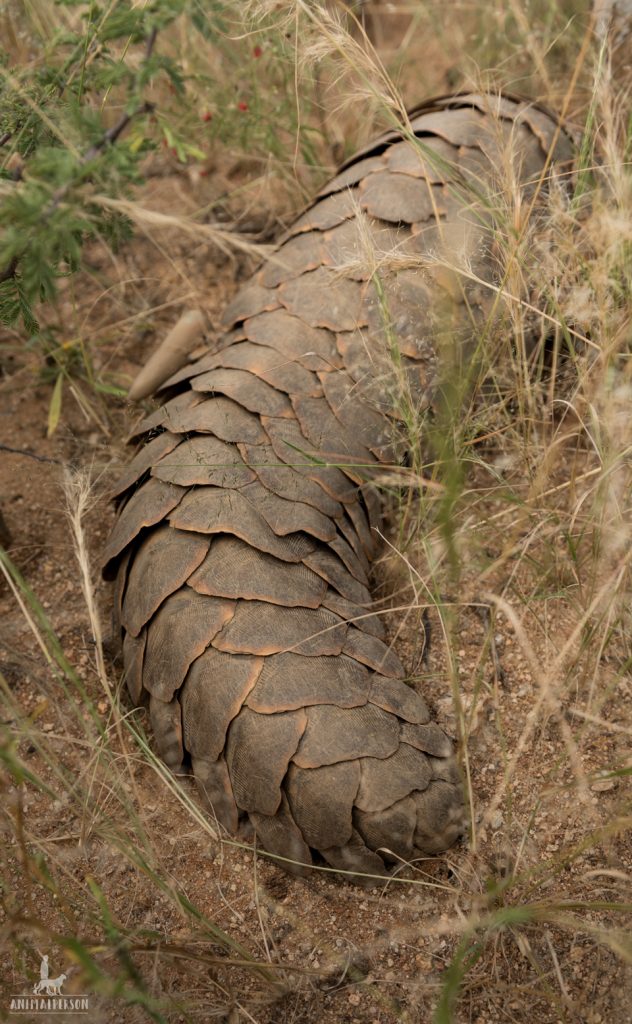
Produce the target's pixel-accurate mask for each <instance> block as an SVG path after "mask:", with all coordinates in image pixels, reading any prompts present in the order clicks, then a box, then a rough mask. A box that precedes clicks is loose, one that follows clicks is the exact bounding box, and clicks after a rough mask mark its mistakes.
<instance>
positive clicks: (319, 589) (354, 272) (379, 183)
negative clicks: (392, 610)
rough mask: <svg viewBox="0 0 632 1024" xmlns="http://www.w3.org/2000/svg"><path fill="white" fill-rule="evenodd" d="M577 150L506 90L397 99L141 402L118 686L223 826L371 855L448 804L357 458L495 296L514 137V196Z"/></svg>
mask: <svg viewBox="0 0 632 1024" xmlns="http://www.w3.org/2000/svg"><path fill="white" fill-rule="evenodd" d="M411 128H412V131H413V133H414V137H411V135H410V130H411ZM553 147H554V151H553V152H552V153H551V161H550V162H549V161H548V156H549V150H551V149H552V148H553ZM571 156H572V149H571V146H570V143H569V140H568V139H567V137H566V135H565V134H564V132H563V131H560V129H559V127H558V125H557V123H556V122H555V120H554V119H553V118H552V117H550V115H548V114H547V113H545V112H544V111H542V110H539V109H538V108H537V107H535V106H533V105H532V104H528V103H526V102H523V101H521V100H516V99H514V98H513V97H508V96H503V97H498V96H486V95H477V94H469V95H466V96H461V97H459V96H453V97H444V98H442V99H439V100H436V101H432V102H431V103H428V104H426V105H424V106H421V107H419V108H417V109H416V110H414V111H412V112H411V114H410V121H409V124H408V125H407V126H406V127H405V128H402V130H401V131H398V130H391V131H388V132H385V133H384V134H383V135H382V136H380V137H379V138H377V139H375V140H374V141H373V142H372V143H370V144H369V145H368V146H366V147H365V148H364V150H363V151H362V152H360V153H359V154H357V155H356V157H354V158H352V159H351V160H349V161H347V163H346V164H345V165H344V166H343V167H342V168H341V170H340V172H339V174H338V175H337V176H336V177H335V178H333V179H332V180H331V181H330V182H329V183H328V184H327V185H326V186H325V187H324V188H323V189H322V190H321V193H320V197H319V198H317V199H316V200H315V202H314V203H312V204H311V205H310V206H309V207H308V208H307V209H306V210H305V211H304V212H303V213H302V214H301V215H300V216H299V217H298V219H297V220H296V221H295V223H294V225H293V226H292V227H291V228H290V229H289V231H288V232H286V235H285V237H284V238H283V239H282V240H281V241H280V243H279V246H278V248H277V250H276V253H274V254H273V256H272V257H271V258H270V259H269V260H268V262H267V263H266V264H265V265H264V266H263V267H262V268H261V269H260V270H259V271H258V272H257V273H256V274H255V275H254V277H253V279H252V281H251V282H250V283H249V284H247V285H246V287H245V288H243V289H242V290H241V291H239V292H238V293H237V295H236V297H235V299H234V300H233V301H232V302H231V303H230V305H229V306H228V307H227V309H226V312H225V315H224V317H223V323H224V324H225V326H226V333H225V334H224V335H223V336H222V337H221V338H220V339H219V341H218V343H217V347H216V350H215V351H214V352H212V353H209V354H204V355H203V356H202V357H201V358H198V359H195V360H192V361H191V362H190V363H189V364H188V365H187V366H185V367H184V368H183V369H182V370H180V371H178V372H177V373H175V374H173V375H172V376H171V377H170V378H169V379H168V380H167V381H165V383H164V384H163V385H162V386H161V387H160V388H159V394H160V396H161V397H163V398H165V399H166V401H165V403H164V405H162V406H161V407H160V408H158V409H156V410H155V411H154V412H152V413H150V414H149V415H148V416H145V417H144V419H143V420H142V421H141V422H140V423H139V424H138V425H137V426H136V427H135V428H134V432H133V434H132V439H137V438H145V439H146V441H147V443H146V445H145V447H144V448H142V449H141V450H140V452H139V453H138V455H137V456H136V457H135V459H134V460H133V462H132V463H131V465H130V466H129V467H128V469H127V470H126V472H125V473H124V474H123V476H122V478H121V480H120V481H119V486H118V488H117V489H116V494H117V495H119V496H120V497H119V509H120V513H119V518H118V520H117V523H116V525H115V527H114V529H113V531H112V534H111V536H110V539H109V542H108V545H107V547H106V551H105V557H104V561H105V563H106V566H105V572H106V574H107V575H108V576H112V575H114V574H115V573H116V571H117V570H118V579H117V585H116V595H115V619H116V620H117V622H118V623H119V626H120V631H121V633H122V636H123V653H124V661H125V677H126V680H127V686H128V689H129V691H130V694H131V697H132V699H133V700H134V701H135V702H136V703H143V702H146V703H148V705H149V715H150V720H151V723H152V727H153V731H154V735H155V740H156V744H157V748H158V750H159V752H160V753H161V755H162V756H163V757H164V759H165V760H166V761H167V763H168V764H169V765H170V766H171V767H172V768H178V766H179V765H180V764H181V763H182V761H183V759H184V760H185V761H186V759H187V758H189V759H190V764H191V768H192V771H193V774H194V776H195V780H196V783H197V786H198V789H199V792H200V795H201V798H202V800H203V801H204V804H205V806H206V807H207V808H208V809H209V811H210V813H211V814H212V815H213V817H214V818H215V819H216V820H217V822H218V823H219V824H220V826H222V827H224V828H226V829H227V830H229V831H234V830H235V829H236V828H237V825H238V822H239V818H240V817H241V816H244V815H248V816H249V817H250V821H251V823H252V825H253V826H254V828H255V830H256V832H257V835H258V840H259V842H260V843H261V844H263V846H264V848H266V849H267V850H268V851H269V852H270V853H271V854H274V855H276V856H277V857H279V858H281V860H280V863H282V864H283V865H284V866H285V867H287V868H288V870H292V871H295V872H296V873H299V874H300V873H305V872H307V871H308V870H309V866H310V865H311V864H312V863H313V861H314V858H315V857H316V856H317V855H320V856H321V857H322V859H324V861H325V862H326V863H328V864H329V865H331V866H332V867H333V868H335V869H336V870H339V871H342V872H350V873H352V874H353V872H360V873H364V874H365V875H367V876H375V875H378V876H379V875H381V874H383V873H385V872H387V871H388V866H389V865H390V864H391V863H393V862H394V863H396V864H397V863H398V862H399V861H401V859H402V858H403V859H405V860H411V859H412V860H414V859H416V858H419V857H422V856H424V855H428V854H435V853H438V852H440V851H442V850H445V849H446V848H447V847H448V846H449V845H450V844H451V843H453V842H454V841H455V840H456V839H457V838H458V836H459V835H461V834H462V832H463V830H464V825H465V820H464V806H463V800H462V794H461V789H460V780H459V771H458V767H457V764H456V761H455V758H454V754H453V747H452V743H451V741H450V739H449V738H448V737H447V736H446V734H445V733H444V732H443V731H442V730H441V729H440V728H439V727H438V726H437V725H436V724H434V723H433V722H432V721H431V713H430V709H429V708H428V706H427V705H426V703H425V701H424V700H423V699H422V697H421V696H419V695H418V693H417V692H416V690H415V689H413V687H412V686H409V685H407V683H406V682H404V681H403V679H404V669H403V667H402V665H401V664H400V662H399V659H398V658H397V655H396V653H395V651H394V650H391V648H390V647H389V646H387V645H386V644H385V643H384V641H383V633H384V631H383V628H382V625H381V623H380V621H379V619H378V618H377V617H376V614H375V612H374V611H373V607H374V606H373V605H372V603H371V595H370V592H369V590H368V576H369V570H370V561H371V559H372V558H374V557H375V554H376V552H377V539H378V538H377V533H376V529H375V528H376V527H378V526H379V523H380V503H379V497H378V494H377V489H376V488H375V487H374V486H372V485H371V482H370V480H371V478H372V477H373V476H374V474H376V473H377V474H383V473H384V472H388V467H389V465H390V464H391V463H393V462H398V461H400V457H401V456H402V455H403V454H404V453H405V446H404V440H403V435H402V437H401V438H400V436H399V434H398V431H399V423H400V422H401V421H404V422H405V421H406V420H407V417H408V416H409V415H410V403H411V402H412V403H413V406H414V409H415V413H416V415H417V416H418V417H419V419H420V422H421V417H422V414H423V412H424V411H425V410H428V409H431V408H432V406H433V402H434V400H435V394H436V390H437V386H438V381H439V380H440V379H441V373H442V372H443V368H442V366H441V365H440V356H441V352H442V350H441V346H440V345H439V344H438V340H437V334H438V331H440V330H442V331H443V333H444V334H445V325H446V323H449V325H450V337H451V339H452V342H453V348H454V353H455V358H461V359H463V360H465V359H467V358H468V352H469V348H470V346H471V344H472V342H473V339H474V338H475V337H476V334H477V331H478V325H479V324H480V322H481V321H482V319H483V318H484V317H485V316H486V315H488V312H489V310H490V308H491V303H492V302H493V292H491V291H490V289H488V288H486V287H485V283H486V282H487V283H491V284H493V283H494V275H495V273H496V270H495V258H496V253H495V249H494V235H495V231H496V224H495V221H494V209H495V206H498V207H499V208H500V207H501V206H502V201H501V200H502V193H503V181H502V179H503V175H504V174H505V172H506V170H507V166H508V162H509V161H510V160H511V161H512V162H513V172H514V177H517V178H518V179H519V180H521V181H522V182H523V195H524V200H525V205H526V204H527V203H528V202H530V197H532V196H533V195H535V183H536V182H538V181H539V180H540V178H541V176H542V175H543V173H544V172H545V171H546V174H547V176H548V175H550V174H552V173H555V171H556V170H557V168H559V167H560V166H561V167H562V169H563V170H564V171H566V170H567V169H568V167H569V161H570V158H571ZM512 187H514V186H512ZM486 194H487V195H488V196H489V201H486V200H485V198H484V197H485V195H486ZM481 196H483V200H482V201H481ZM501 213H502V210H501ZM501 227H502V225H501ZM472 273H474V274H475V275H478V276H479V277H480V278H481V280H482V282H483V283H482V284H480V283H477V282H475V281H472V280H471V274H472ZM155 431H159V433H158V435H157V436H156V435H155ZM117 628H118V627H117ZM359 881H362V879H361V878H360V879H359Z"/></svg>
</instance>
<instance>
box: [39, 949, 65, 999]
mask: <svg viewBox="0 0 632 1024" xmlns="http://www.w3.org/2000/svg"><path fill="white" fill-rule="evenodd" d="M48 974H49V967H48V956H43V957H42V960H41V963H40V980H39V981H38V982H37V984H36V985H34V986H33V995H36V996H39V995H42V993H44V994H46V995H47V996H60V995H61V994H62V991H61V987H62V985H63V984H64V982H65V980H66V977H67V975H65V974H60V975H59V977H58V978H49V976H48Z"/></svg>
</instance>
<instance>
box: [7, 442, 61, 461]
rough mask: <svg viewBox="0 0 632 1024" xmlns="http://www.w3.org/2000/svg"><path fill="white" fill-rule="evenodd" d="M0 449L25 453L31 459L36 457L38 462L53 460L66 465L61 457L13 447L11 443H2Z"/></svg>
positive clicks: (16, 453)
mask: <svg viewBox="0 0 632 1024" xmlns="http://www.w3.org/2000/svg"><path fill="white" fill-rule="evenodd" d="M0 451H2V452H11V454H12V455H25V456H26V457H27V458H29V459H35V461H36V462H52V463H54V464H55V465H56V466H63V465H64V463H63V462H62V460H61V459H53V458H51V456H49V455H38V454H37V453H36V452H32V451H31V450H30V449H29V448H12V447H11V445H9V444H0Z"/></svg>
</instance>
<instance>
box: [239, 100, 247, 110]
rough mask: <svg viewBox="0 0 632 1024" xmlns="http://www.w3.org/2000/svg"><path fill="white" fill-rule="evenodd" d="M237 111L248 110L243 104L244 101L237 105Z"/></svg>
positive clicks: (245, 104) (244, 103)
mask: <svg viewBox="0 0 632 1024" xmlns="http://www.w3.org/2000/svg"><path fill="white" fill-rule="evenodd" d="M237 109H238V110H248V104H247V103H246V102H245V100H240V101H239V103H238V104H237Z"/></svg>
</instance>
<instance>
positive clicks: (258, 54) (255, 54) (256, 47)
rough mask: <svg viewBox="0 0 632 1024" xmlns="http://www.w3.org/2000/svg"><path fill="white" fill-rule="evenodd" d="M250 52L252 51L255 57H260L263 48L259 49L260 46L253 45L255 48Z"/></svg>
mask: <svg viewBox="0 0 632 1024" xmlns="http://www.w3.org/2000/svg"><path fill="white" fill-rule="evenodd" d="M252 52H253V55H254V56H255V57H260V56H261V54H262V53H263V50H262V49H261V47H260V46H255V48H254V50H253V51H252Z"/></svg>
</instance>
